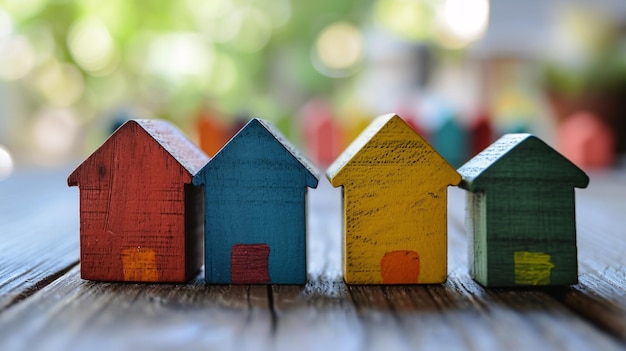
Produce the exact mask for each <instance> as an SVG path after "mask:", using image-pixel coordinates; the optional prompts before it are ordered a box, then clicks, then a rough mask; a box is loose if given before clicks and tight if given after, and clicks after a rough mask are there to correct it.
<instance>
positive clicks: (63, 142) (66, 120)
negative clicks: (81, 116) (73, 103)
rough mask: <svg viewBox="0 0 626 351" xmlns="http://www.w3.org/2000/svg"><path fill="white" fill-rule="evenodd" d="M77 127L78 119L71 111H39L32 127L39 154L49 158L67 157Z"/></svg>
mask: <svg viewBox="0 0 626 351" xmlns="http://www.w3.org/2000/svg"><path fill="white" fill-rule="evenodd" d="M78 127H79V126H78V119H77V117H76V115H75V114H74V112H73V111H71V110H68V109H44V110H42V111H40V112H39V113H38V114H37V116H36V117H35V122H34V125H33V136H34V141H35V145H36V147H37V149H38V150H39V153H40V154H41V155H42V156H43V157H46V156H47V157H51V158H55V157H64V156H65V155H67V154H68V153H69V152H70V151H71V149H72V147H73V146H74V141H75V139H76V134H77V132H78ZM50 161H53V160H52V159H50Z"/></svg>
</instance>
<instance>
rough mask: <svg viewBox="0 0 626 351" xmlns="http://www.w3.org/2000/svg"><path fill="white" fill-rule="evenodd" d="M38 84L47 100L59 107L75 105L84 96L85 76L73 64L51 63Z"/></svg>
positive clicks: (47, 64)
mask: <svg viewBox="0 0 626 351" xmlns="http://www.w3.org/2000/svg"><path fill="white" fill-rule="evenodd" d="M37 84H38V86H39V89H40V91H41V92H42V94H43V95H44V96H45V98H46V100H48V102H49V103H50V104H51V105H53V106H57V107H66V106H71V105H72V104H74V103H75V102H76V101H78V99H80V98H81V96H82V95H83V92H84V89H85V86H84V80H83V76H82V75H81V73H80V71H79V70H78V69H77V68H76V67H75V66H74V65H72V64H68V63H64V64H60V63H58V62H56V61H50V62H48V63H46V64H45V66H44V67H43V68H42V72H41V73H40V74H39V77H38V79H37Z"/></svg>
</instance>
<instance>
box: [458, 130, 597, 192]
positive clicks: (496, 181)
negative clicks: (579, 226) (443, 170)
mask: <svg viewBox="0 0 626 351" xmlns="http://www.w3.org/2000/svg"><path fill="white" fill-rule="evenodd" d="M459 173H461V175H462V176H463V181H462V182H461V184H460V186H461V187H462V188H464V189H466V190H469V191H472V192H476V191H485V190H486V189H487V188H497V187H501V186H511V184H515V185H521V184H523V183H536V184H541V183H550V184H555V185H557V186H565V187H577V188H585V187H586V186H587V185H588V184H589V177H588V176H587V175H586V174H585V173H584V172H583V171H582V170H581V169H580V168H578V167H577V166H576V165H574V164H573V163H572V162H570V161H569V160H568V159H567V158H565V157H563V156H562V155H561V154H559V153H558V152H557V151H555V150H554V149H553V148H551V147H550V146H548V145H547V144H546V143H545V142H543V141H542V140H540V139H538V138H537V137H535V136H533V135H531V134H507V135H505V136H503V137H502V138H500V139H498V140H497V141H496V142H495V143H493V144H492V145H491V146H489V147H488V148H487V149H485V150H484V151H482V152H481V153H479V154H478V155H476V156H475V157H474V158H473V159H471V160H470V161H468V162H467V163H466V164H465V165H463V166H462V167H461V168H459Z"/></svg>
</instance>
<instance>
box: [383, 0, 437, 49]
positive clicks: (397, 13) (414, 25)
mask: <svg viewBox="0 0 626 351" xmlns="http://www.w3.org/2000/svg"><path fill="white" fill-rule="evenodd" d="M374 16H375V19H376V22H377V23H378V24H380V25H381V26H383V27H384V28H386V29H388V30H389V31H390V32H392V33H394V34H396V35H398V36H400V37H402V38H406V39H411V40H424V39H428V38H429V37H430V35H431V33H432V27H433V23H434V19H433V18H434V17H435V16H434V9H433V6H432V4H431V2H430V1H426V0H378V1H376V5H375V8H374Z"/></svg>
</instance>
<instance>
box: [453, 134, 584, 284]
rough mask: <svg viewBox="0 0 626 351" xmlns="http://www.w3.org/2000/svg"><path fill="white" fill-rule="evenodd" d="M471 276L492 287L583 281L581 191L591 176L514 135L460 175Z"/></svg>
mask: <svg viewBox="0 0 626 351" xmlns="http://www.w3.org/2000/svg"><path fill="white" fill-rule="evenodd" d="M459 173H461V175H462V176H463V181H462V182H461V185H460V186H461V187H462V188H464V189H466V190H468V191H469V192H470V193H469V194H468V196H467V231H468V234H469V237H470V240H469V242H470V245H471V246H470V253H471V255H470V259H469V266H470V274H471V275H472V276H473V277H474V279H476V280H477V281H478V282H480V283H481V284H483V285H484V286H488V287H499V286H527V285H570V284H575V283H576V282H578V274H577V272H578V269H577V267H578V264H577V248H576V213H575V196H574V188H575V187H577V188H584V187H586V186H587V184H588V183H589V178H588V177H587V175H586V174H585V173H584V172H583V171H581V170H580V169H579V168H578V167H576V166H575V165H574V164H573V163H571V162H570V161H568V160H567V159H566V158H565V157H563V156H562V155H561V154H559V153H558V152H556V151H555V150H554V149H552V148H551V147H550V146H548V145H547V144H546V143H544V142H543V141H541V140H540V139H538V138H537V137H535V136H532V135H530V134H507V135H505V136H503V137H502V138H500V139H498V140H497V141H496V142H495V143H493V144H492V145H491V146H489V147H488V148H487V149H485V150H484V151H482V152H481V153H479V154H478V155H477V156H475V157H474V158H473V159H471V160H470V161H469V162H467V163H466V164H465V165H463V166H462V167H461V168H460V169H459Z"/></svg>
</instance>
